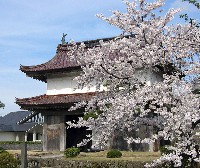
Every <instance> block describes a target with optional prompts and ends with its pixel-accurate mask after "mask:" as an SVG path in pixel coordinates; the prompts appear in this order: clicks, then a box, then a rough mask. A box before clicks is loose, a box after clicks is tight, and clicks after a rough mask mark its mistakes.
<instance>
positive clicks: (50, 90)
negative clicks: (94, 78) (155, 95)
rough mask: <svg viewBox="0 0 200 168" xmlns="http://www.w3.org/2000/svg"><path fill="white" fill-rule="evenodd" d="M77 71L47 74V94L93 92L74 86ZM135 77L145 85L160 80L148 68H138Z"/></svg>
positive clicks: (93, 90)
mask: <svg viewBox="0 0 200 168" xmlns="http://www.w3.org/2000/svg"><path fill="white" fill-rule="evenodd" d="M77 75H78V73H68V74H55V75H49V76H48V77H47V92H46V94H47V95H57V94H73V93H86V92H95V90H96V88H95V87H91V88H90V89H89V88H88V87H85V88H83V89H82V90H81V89H75V88H76V81H74V80H73V79H74V77H76V76H77ZM135 76H136V78H138V79H139V80H140V81H142V82H145V83H146V84H147V85H152V83H153V82H155V81H162V80H163V78H162V75H161V74H160V73H157V72H152V71H150V70H138V71H137V72H136V73H135ZM101 90H106V88H105V87H103V86H102V87H101Z"/></svg>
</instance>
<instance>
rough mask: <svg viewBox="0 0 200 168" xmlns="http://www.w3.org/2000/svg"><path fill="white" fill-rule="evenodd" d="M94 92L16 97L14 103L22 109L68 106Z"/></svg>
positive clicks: (89, 96) (83, 99)
mask: <svg viewBox="0 0 200 168" xmlns="http://www.w3.org/2000/svg"><path fill="white" fill-rule="evenodd" d="M95 94H96V93H94V92H89V93H75V94H59V95H40V96H36V97H30V98H23V99H19V98H17V99H16V104H18V105H19V106H21V108H22V109H29V110H34V109H43V108H44V109H46V108H58V107H69V106H71V105H72V104H73V103H75V102H80V101H88V100H90V99H91V98H92V96H94V95H95Z"/></svg>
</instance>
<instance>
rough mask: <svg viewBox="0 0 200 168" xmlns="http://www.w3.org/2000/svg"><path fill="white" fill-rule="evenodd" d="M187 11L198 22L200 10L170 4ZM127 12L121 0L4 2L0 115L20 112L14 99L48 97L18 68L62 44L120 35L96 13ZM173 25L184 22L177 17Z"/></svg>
mask: <svg viewBox="0 0 200 168" xmlns="http://www.w3.org/2000/svg"><path fill="white" fill-rule="evenodd" d="M179 7H180V8H184V11H183V12H182V13H185V12H187V13H188V14H189V16H191V17H194V18H198V19H199V20H200V16H199V12H200V11H199V10H197V9H196V8H195V7H193V6H192V5H189V4H188V3H187V2H184V3H182V0H167V1H166V7H165V8H164V9H165V11H167V9H168V8H179ZM112 10H120V11H124V10H125V6H124V4H123V3H122V1H121V0H109V1H106V0H59V1H58V0H42V1H41V0H34V1H30V0H0V24H1V26H0V101H2V102H3V103H4V104H5V108H4V109H0V116H4V115H6V114H7V113H9V112H14V111H19V110H20V107H19V106H18V105H16V104H15V98H26V97H33V96H37V95H42V94H45V93H46V83H43V82H41V81H37V80H35V79H32V78H30V77H26V74H25V73H23V72H21V71H20V70H19V67H20V64H21V65H37V64H42V63H44V62H46V61H48V60H50V59H51V58H52V57H53V56H54V55H55V53H56V47H57V45H58V44H60V43H61V38H62V34H63V33H67V34H68V35H67V37H66V41H69V40H70V39H73V40H75V41H83V40H92V39H97V38H106V37H113V36H117V35H119V34H120V33H121V31H120V30H119V29H116V28H115V27H113V26H110V25H109V24H107V23H105V22H104V21H102V20H100V19H98V18H97V17H96V16H95V15H96V14H99V13H103V14H104V15H106V16H110V15H111V11H112ZM174 22H183V21H182V20H180V19H178V17H177V18H176V19H175V21H174Z"/></svg>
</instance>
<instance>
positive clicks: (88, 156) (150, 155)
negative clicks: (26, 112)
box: [7, 150, 160, 162]
mask: <svg viewBox="0 0 200 168" xmlns="http://www.w3.org/2000/svg"><path fill="white" fill-rule="evenodd" d="M7 151H8V152H10V153H12V154H20V153H21V151H20V150H7ZM107 152H108V151H101V152H81V153H80V155H78V156H77V157H74V158H65V157H63V159H66V160H91V161H103V160H129V161H143V162H149V161H152V160H155V159H157V158H159V157H160V152H129V151H121V152H122V157H121V158H106V154H107ZM27 153H28V156H29V157H35V156H36V157H37V156H38V157H40V156H48V155H49V156H52V155H60V154H63V152H59V151H57V152H44V151H38V150H35V151H28V152H27ZM63 156H64V154H63Z"/></svg>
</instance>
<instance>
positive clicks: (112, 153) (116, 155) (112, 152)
mask: <svg viewBox="0 0 200 168" xmlns="http://www.w3.org/2000/svg"><path fill="white" fill-rule="evenodd" d="M121 156H122V153H121V152H120V151H119V150H116V149H112V150H110V151H108V153H107V158H120V157H121Z"/></svg>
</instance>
